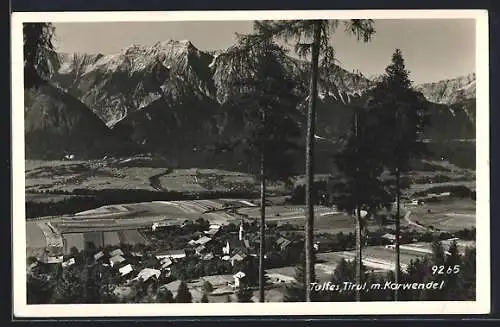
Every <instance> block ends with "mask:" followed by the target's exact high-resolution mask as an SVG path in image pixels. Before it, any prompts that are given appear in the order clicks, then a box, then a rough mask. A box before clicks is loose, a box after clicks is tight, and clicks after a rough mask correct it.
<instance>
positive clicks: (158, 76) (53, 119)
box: [25, 40, 476, 166]
mask: <svg viewBox="0 0 500 327" xmlns="http://www.w3.org/2000/svg"><path fill="white" fill-rule="evenodd" d="M224 53H225V50H220V51H211V52H206V51H201V50H199V49H197V48H196V47H195V46H194V45H193V44H192V43H191V42H189V41H173V40H169V41H164V42H158V43H156V44H154V45H152V46H141V45H133V46H130V47H128V48H126V49H123V50H122V51H121V52H119V53H117V54H112V55H103V54H86V53H73V54H68V53H61V54H60V58H61V65H60V69H59V70H58V71H57V72H56V73H55V74H54V75H53V76H52V78H51V79H50V80H49V83H48V84H47V85H44V86H43V87H41V88H39V89H38V90H28V91H26V92H25V135H26V143H27V146H26V157H27V158H33V159H34V158H38V159H60V158H61V157H62V156H63V155H64V154H65V153H68V152H71V153H74V154H75V155H76V157H77V158H90V157H96V156H102V155H105V154H108V153H110V152H113V153H117V152H121V154H129V153H131V152H137V151H139V152H141V151H142V152H145V151H147V152H154V153H159V154H162V155H164V156H167V157H170V158H175V160H173V162H176V163H177V164H179V165H198V166H206V165H212V164H213V163H214V160H215V161H218V160H222V161H224V160H226V159H227V158H226V159H220V157H219V159H215V158H214V157H213V156H211V155H207V154H206V153H205V152H203V151H199V149H203V148H206V147H208V146H210V144H213V143H214V140H217V139H218V138H220V137H222V136H224V135H225V134H227V133H232V134H234V133H236V134H237V133H238V132H239V130H240V126H238V125H237V124H235V121H232V120H231V118H230V117H232V116H233V115H229V114H228V113H230V111H231V110H237V108H232V107H231V108H230V107H228V106H227V102H228V98H230V94H229V93H228V90H227V87H226V85H225V80H226V78H227V76H228V75H230V74H232V73H234V70H235V69H236V67H234V66H233V65H231V63H230V62H228V61H227V60H225V56H224V55H223V54H224ZM287 69H288V70H289V71H290V73H291V74H293V75H294V76H295V77H296V80H297V81H299V84H302V85H304V90H307V87H306V86H307V76H308V65H307V64H306V63H305V62H303V61H300V60H298V59H294V58H291V57H290V58H289V60H288V61H287ZM334 69H335V72H336V73H335V74H334V81H333V84H334V85H335V86H336V88H335V89H333V91H332V87H331V84H329V85H330V87H328V88H326V85H325V84H324V83H322V82H320V85H319V92H320V95H319V99H318V113H317V115H318V118H317V121H318V127H317V131H318V134H319V135H321V136H323V137H325V138H332V139H335V138H337V137H339V136H340V135H342V134H343V133H344V132H345V131H346V129H347V128H348V126H349V121H350V118H351V117H352V112H353V111H352V104H353V103H355V102H356V100H359V99H362V98H363V94H364V93H365V91H366V90H368V89H369V88H370V87H372V86H374V85H375V83H376V78H366V77H363V76H362V75H359V74H354V73H350V72H348V71H346V70H344V69H343V68H341V67H340V66H335V67H334ZM475 81H476V77H475V74H474V73H472V74H470V75H468V76H463V77H458V78H455V79H448V80H442V81H436V82H435V83H426V84H419V85H415V88H416V89H417V90H418V91H420V92H421V93H422V94H423V95H424V96H425V97H426V99H427V100H428V101H429V104H430V107H431V108H430V115H431V124H430V126H429V127H428V128H427V130H426V137H427V138H428V139H432V140H434V141H437V142H447V141H451V140H455V139H474V138H475V96H476V95H475ZM326 89H328V90H329V91H328V92H326V91H325V90H326ZM306 95H307V94H305V92H304V96H303V98H304V99H305V98H306ZM118 149H119V150H118ZM228 157H231V156H230V155H228Z"/></svg>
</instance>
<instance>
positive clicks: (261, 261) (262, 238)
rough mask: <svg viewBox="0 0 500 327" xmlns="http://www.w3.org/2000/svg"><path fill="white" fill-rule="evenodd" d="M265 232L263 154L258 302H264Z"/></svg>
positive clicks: (261, 164)
mask: <svg viewBox="0 0 500 327" xmlns="http://www.w3.org/2000/svg"><path fill="white" fill-rule="evenodd" d="M265 232H266V178H265V161H264V154H263V153H262V154H261V155H260V249H259V302H264V251H265V250H264V249H265V248H264V241H265Z"/></svg>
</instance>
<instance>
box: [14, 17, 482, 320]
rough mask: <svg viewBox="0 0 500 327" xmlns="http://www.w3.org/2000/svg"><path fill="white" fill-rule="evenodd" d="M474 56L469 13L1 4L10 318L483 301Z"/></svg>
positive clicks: (406, 309) (478, 309) (286, 311)
mask: <svg viewBox="0 0 500 327" xmlns="http://www.w3.org/2000/svg"><path fill="white" fill-rule="evenodd" d="M488 51H489V50H488V15H487V12H486V11H479V10H476V11H474V10H472V11H465V10H453V11H439V10H433V11H426V10H418V11H401V10H399V11H397V10H394V11H391V10H381V11H255V12H251V11H248V12H245V11H237V12H231V11H224V12H214V11H212V12H210V11H208V12H80V13H77V12H58V13H49V12H47V13H42V12H39V13H13V15H12V90H13V94H12V127H13V128H12V130H13V134H12V142H13V144H12V149H13V158H12V160H13V164H12V167H13V185H12V187H13V195H14V196H13V216H12V222H13V258H14V261H13V283H14V288H13V289H14V293H13V297H14V301H13V303H14V315H16V316H18V317H108V316H211V315H218V316H241V315H249V316H253V315H258V316H265V315H280V316H281V315H361V314H452V313H455V314H461V313H488V312H489V310H490V254H489V253H490V239H489V235H490V231H489V220H490V210H489V93H488V92H489V91H488V90H489V84H488ZM21 59H23V60H21ZM311 302H312V303H311ZM243 304H245V305H243Z"/></svg>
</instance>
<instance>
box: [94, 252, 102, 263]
mask: <svg viewBox="0 0 500 327" xmlns="http://www.w3.org/2000/svg"><path fill="white" fill-rule="evenodd" d="M102 257H104V252H102V251H99V252H97V253H96V254H94V260H95V261H97V260H99V259H101V258H102Z"/></svg>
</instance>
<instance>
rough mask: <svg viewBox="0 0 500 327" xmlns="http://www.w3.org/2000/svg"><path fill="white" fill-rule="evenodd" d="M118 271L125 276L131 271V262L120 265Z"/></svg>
mask: <svg viewBox="0 0 500 327" xmlns="http://www.w3.org/2000/svg"><path fill="white" fill-rule="evenodd" d="M118 271H119V272H120V275H122V277H123V276H127V275H128V274H130V273H131V272H133V271H134V269H133V268H132V265H131V264H127V265H125V266H123V267H121V268H120V269H118Z"/></svg>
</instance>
